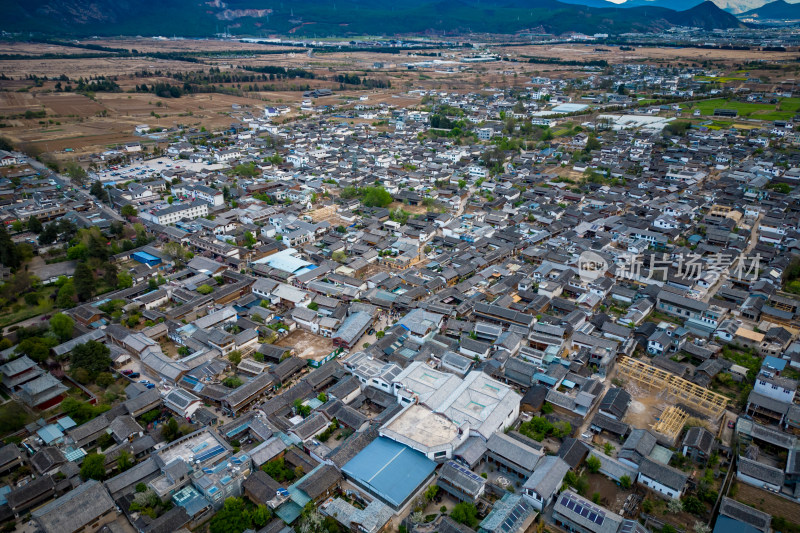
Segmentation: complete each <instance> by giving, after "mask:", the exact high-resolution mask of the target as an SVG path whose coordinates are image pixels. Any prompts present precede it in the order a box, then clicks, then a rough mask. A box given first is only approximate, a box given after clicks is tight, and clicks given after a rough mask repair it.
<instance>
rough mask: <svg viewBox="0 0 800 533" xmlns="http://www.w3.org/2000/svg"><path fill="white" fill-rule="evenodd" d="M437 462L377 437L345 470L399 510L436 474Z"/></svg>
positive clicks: (351, 477) (346, 473)
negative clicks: (432, 474) (434, 472)
mask: <svg viewBox="0 0 800 533" xmlns="http://www.w3.org/2000/svg"><path fill="white" fill-rule="evenodd" d="M435 468H436V463H434V462H433V461H431V460H430V459H428V458H427V457H425V456H424V455H423V454H421V453H419V452H417V451H415V450H412V449H411V448H409V447H407V446H404V445H402V444H400V443H398V442H395V441H393V440H390V439H387V438H385V437H378V438H377V439H375V440H374V441H372V442H371V443H370V444H369V445H368V446H367V447H366V448H364V449H363V450H362V451H361V453H359V454H358V455H356V456H355V457H353V458H352V459H351V460H350V461H349V462H348V463H347V464H345V465H344V468H342V472H343V473H344V474H345V475H346V476H348V477H349V478H350V479H352V480H353V481H355V482H356V483H357V484H359V485H361V486H362V487H364V488H365V489H367V490H369V491H370V492H372V493H373V494H374V495H375V496H377V497H378V498H380V499H381V500H383V501H385V502H386V503H388V504H389V505H391V506H393V507H395V508H398V507H401V506H402V505H403V503H404V502H405V501H406V499H408V497H409V496H411V495H412V494H413V493H414V492H415V491H416V490H417V489H419V487H420V485H422V484H423V483H424V482H425V480H427V479H428V477H429V476H430V475H431V473H433V471H434V469H435Z"/></svg>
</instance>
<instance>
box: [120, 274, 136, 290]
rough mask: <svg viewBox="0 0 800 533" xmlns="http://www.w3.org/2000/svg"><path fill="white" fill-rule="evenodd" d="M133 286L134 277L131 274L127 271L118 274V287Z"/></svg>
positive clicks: (126, 287)
mask: <svg viewBox="0 0 800 533" xmlns="http://www.w3.org/2000/svg"><path fill="white" fill-rule="evenodd" d="M131 287H133V278H132V277H131V275H130V274H126V273H125V272H123V273H122V274H117V288H118V289H129V288H131Z"/></svg>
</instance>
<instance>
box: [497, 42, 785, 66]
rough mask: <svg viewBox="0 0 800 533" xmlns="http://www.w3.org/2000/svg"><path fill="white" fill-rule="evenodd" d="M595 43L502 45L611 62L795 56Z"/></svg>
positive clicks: (518, 51)
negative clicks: (600, 49) (622, 47)
mask: <svg viewBox="0 0 800 533" xmlns="http://www.w3.org/2000/svg"><path fill="white" fill-rule="evenodd" d="M595 48H597V46H596V45H594V44H585V45H582V44H573V45H569V44H558V45H552V46H513V47H506V48H503V51H504V52H506V53H508V54H517V55H527V56H533V57H548V58H556V59H564V60H578V61H594V60H606V61H608V62H609V63H626V62H631V61H636V60H647V59H654V60H668V61H669V60H679V59H680V60H684V61H705V60H710V61H740V62H747V61H750V60H751V59H753V54H758V58H759V59H761V60H764V61H781V60H787V59H794V58H793V57H792V53H791V52H753V51H752V50H710V49H702V48H658V47H652V48H648V47H642V48H640V47H635V48H636V49H635V50H632V51H622V50H620V49H619V48H618V47H617V48H610V47H603V48H608V49H609V50H610V51H609V52H598V51H596V50H595ZM531 65H533V64H531Z"/></svg>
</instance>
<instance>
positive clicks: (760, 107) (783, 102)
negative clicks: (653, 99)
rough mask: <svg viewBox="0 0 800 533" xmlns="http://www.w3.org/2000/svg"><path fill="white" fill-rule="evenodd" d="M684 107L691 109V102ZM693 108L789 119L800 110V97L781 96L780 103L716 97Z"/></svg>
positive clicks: (774, 118) (757, 118)
mask: <svg viewBox="0 0 800 533" xmlns="http://www.w3.org/2000/svg"><path fill="white" fill-rule="evenodd" d="M682 107H683V108H684V109H689V104H684V105H683V106H682ZM691 109H692V110H694V109H699V110H700V113H701V114H702V115H704V116H713V114H714V110H715V109H735V110H736V111H738V113H739V118H749V119H754V120H789V119H791V118H792V117H794V116H795V114H796V113H797V112H798V110H800V98H781V99H780V100H779V102H778V104H761V103H751V102H739V101H737V100H729V99H725V98H716V99H713V100H704V101H702V102H698V103H696V104H694V105H693V106H692V108H691Z"/></svg>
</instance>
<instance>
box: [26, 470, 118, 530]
mask: <svg viewBox="0 0 800 533" xmlns="http://www.w3.org/2000/svg"><path fill="white" fill-rule="evenodd" d="M114 507H115V504H114V500H112V499H111V496H109V494H108V491H107V490H106V489H105V487H104V486H103V485H102V484H101V483H99V482H97V481H95V480H93V479H90V480H89V481H86V482H85V483H83V484H82V485H79V486H78V487H77V488H75V489H73V490H71V491H70V492H68V493H66V494H65V495H64V496H61V497H60V498H58V499H57V500H55V501H52V502H50V503H48V504H47V505H45V506H44V507H41V508H39V509H37V510H36V511H34V512H33V519H34V520H35V521H36V522H37V523H38V524H39V527H40V528H41V529H42V530H43V531H44V533H64V532H65V531H77V530H79V529H81V528H83V527H85V526H88V525H89V524H91V523H92V522H94V521H95V520H96V519H97V518H98V517H100V516H102V515H104V514H105V513H107V512H109V511H111V510H113V509H114Z"/></svg>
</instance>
